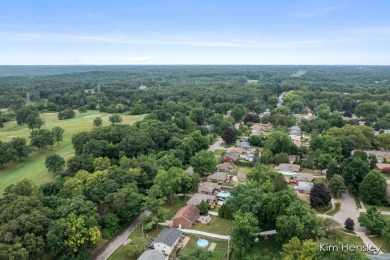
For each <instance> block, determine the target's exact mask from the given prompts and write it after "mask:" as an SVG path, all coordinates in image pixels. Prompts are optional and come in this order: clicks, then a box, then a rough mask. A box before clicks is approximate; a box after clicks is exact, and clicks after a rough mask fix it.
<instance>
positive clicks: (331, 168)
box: [326, 161, 341, 180]
mask: <svg viewBox="0 0 390 260" xmlns="http://www.w3.org/2000/svg"><path fill="white" fill-rule="evenodd" d="M340 173H341V169H340V167H339V165H338V164H337V163H336V162H334V161H331V162H329V163H328V165H327V166H326V179H327V180H330V179H332V177H333V176H334V175H337V174H340Z"/></svg>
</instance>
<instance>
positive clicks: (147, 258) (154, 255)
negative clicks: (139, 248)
mask: <svg viewBox="0 0 390 260" xmlns="http://www.w3.org/2000/svg"><path fill="white" fill-rule="evenodd" d="M137 260H168V256H166V255H163V254H162V253H160V252H159V251H156V250H151V249H149V250H146V251H145V252H143V253H142V255H140V257H138V258H137Z"/></svg>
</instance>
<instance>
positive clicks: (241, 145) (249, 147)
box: [237, 141, 252, 151]
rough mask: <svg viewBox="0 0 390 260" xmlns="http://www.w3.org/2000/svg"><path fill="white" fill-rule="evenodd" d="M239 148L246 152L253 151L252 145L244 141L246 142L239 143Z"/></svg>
mask: <svg viewBox="0 0 390 260" xmlns="http://www.w3.org/2000/svg"><path fill="white" fill-rule="evenodd" d="M237 147H239V148H243V149H245V150H246V151H248V150H250V149H252V146H251V144H250V143H248V142H246V141H244V142H239V143H238V144H237Z"/></svg>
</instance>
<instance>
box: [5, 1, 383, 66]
mask: <svg viewBox="0 0 390 260" xmlns="http://www.w3.org/2000/svg"><path fill="white" fill-rule="evenodd" d="M389 10H390V1H387V0H382V1H380V0H372V1H367V0H364V1H363V0H354V1H352V0H351V1H343V0H339V1H319V0H318V1H317V0H310V1H309V0H306V1H304V0H285V1H281V0H274V1H272V0H269V1H261V0H252V1H249V0H234V1H231V0H196V1H195V0H154V1H153V0H128V1H115V0H111V1H109V0H105V1H103V0H94V1H90V0H77V1H76V0H55V1H53V0H45V1H44V0H34V1H31V0H24V1H23V0H1V1H0V64H1V65H14V64H101V65H104V64H378V65H382V64H383V65H390V16H389V14H388V13H389Z"/></svg>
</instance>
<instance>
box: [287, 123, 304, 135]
mask: <svg viewBox="0 0 390 260" xmlns="http://www.w3.org/2000/svg"><path fill="white" fill-rule="evenodd" d="M288 130H289V131H290V135H298V136H301V128H300V127H299V126H296V125H295V126H292V127H290V128H289V129H288Z"/></svg>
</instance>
